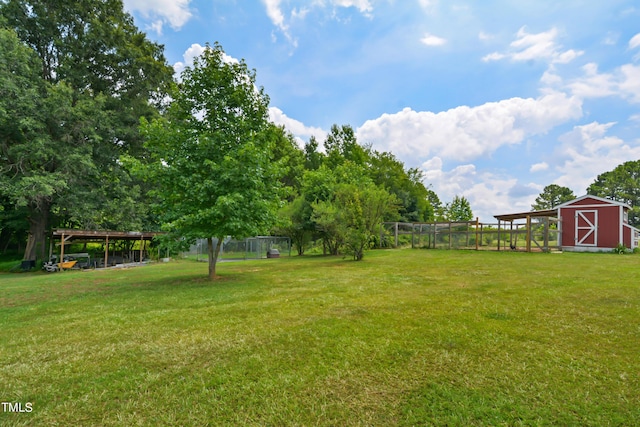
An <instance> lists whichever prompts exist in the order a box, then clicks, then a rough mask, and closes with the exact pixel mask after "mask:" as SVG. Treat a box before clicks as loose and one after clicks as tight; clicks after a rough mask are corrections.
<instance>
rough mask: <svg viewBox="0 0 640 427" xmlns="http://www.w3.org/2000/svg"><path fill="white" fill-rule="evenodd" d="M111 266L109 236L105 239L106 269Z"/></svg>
mask: <svg viewBox="0 0 640 427" xmlns="http://www.w3.org/2000/svg"><path fill="white" fill-rule="evenodd" d="M108 266H109V235H107V237H106V238H105V244H104V268H107V267H108Z"/></svg>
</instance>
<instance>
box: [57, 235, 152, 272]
mask: <svg viewBox="0 0 640 427" xmlns="http://www.w3.org/2000/svg"><path fill="white" fill-rule="evenodd" d="M160 234H162V233H160V232H140V231H96V230H69V229H57V230H55V231H54V232H53V233H52V236H53V238H52V246H53V243H54V242H55V241H56V240H57V239H60V261H62V260H64V245H66V244H70V243H72V242H74V243H83V242H98V243H104V248H105V250H104V266H105V267H106V266H108V265H109V244H110V243H113V242H116V241H123V240H124V241H139V242H140V249H139V251H140V261H142V255H143V252H144V250H145V248H146V242H148V241H150V240H153V238H154V237H155V236H157V235H160ZM51 252H53V248H52V250H51ZM50 255H51V254H50Z"/></svg>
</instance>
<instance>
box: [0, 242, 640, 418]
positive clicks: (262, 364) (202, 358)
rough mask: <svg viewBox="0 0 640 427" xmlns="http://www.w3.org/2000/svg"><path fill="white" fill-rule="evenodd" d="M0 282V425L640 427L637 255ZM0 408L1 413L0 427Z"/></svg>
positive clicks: (406, 259) (425, 260)
mask: <svg viewBox="0 0 640 427" xmlns="http://www.w3.org/2000/svg"><path fill="white" fill-rule="evenodd" d="M219 273H220V275H221V279H220V280H219V281H217V282H215V283H210V282H208V281H207V280H206V274H207V265H206V264H205V263H196V262H187V261H183V262H172V263H168V264H158V265H153V266H149V267H143V268H132V269H128V270H111V271H89V272H74V271H70V272H65V273H56V274H44V273H33V274H11V275H8V274H4V275H0V401H2V402H20V403H21V404H22V405H23V406H22V407H23V408H24V405H25V404H26V403H27V402H29V403H31V405H32V411H31V412H23V413H9V412H6V411H5V412H2V411H0V425H24V426H38V425H46V426H49V425H53V426H55V425H59V426H71V425H73V426H79V425H82V426H90V425H95V426H111V425H118V426H136V425H144V426H160V425H162V426H173V425H175V426H187V425H194V426H207V425H210V426H218V425H256V426H263V425H272V426H289V425H297V426H313V425H320V426H325V425H331V426H351V425H372V426H390V425H407V426H409V425H447V426H455V425H460V426H467V425H559V426H560V425H561V426H571V425H576V426H589V425H591V426H607V425H611V426H632V425H640V280H639V279H640V256H637V255H622V256H620V255H612V254H571V253H564V254H526V253H512V252H501V253H498V252H474V251H439V250H410V249H408V250H389V251H373V252H369V253H367V254H366V255H365V259H364V261H362V262H353V261H351V260H349V259H348V258H346V259H343V258H340V257H292V258H281V259H272V260H262V261H246V262H235V263H221V264H220V265H219ZM1 409H2V408H0V410H1Z"/></svg>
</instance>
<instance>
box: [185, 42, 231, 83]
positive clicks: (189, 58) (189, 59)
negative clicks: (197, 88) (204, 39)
mask: <svg viewBox="0 0 640 427" xmlns="http://www.w3.org/2000/svg"><path fill="white" fill-rule="evenodd" d="M206 48H207V47H206V46H202V45H201V44H199V43H194V44H192V45H191V46H189V48H188V49H187V50H186V51H185V52H184V53H183V54H182V59H183V62H182V61H181V62H176V63H175V64H173V70H174V71H175V73H176V74H177V75H178V76H179V75H180V74H181V73H182V72H183V71H184V69H185V68H187V67H191V66H192V65H193V60H194V59H195V58H196V57H198V56H200V55H202V53H203V52H204V51H205V49H206ZM222 60H223V61H224V62H226V63H228V64H234V63H235V64H237V63H239V62H240V61H238V60H237V59H236V58H234V57H232V56H229V55H227V54H226V53H224V54H223V56H222Z"/></svg>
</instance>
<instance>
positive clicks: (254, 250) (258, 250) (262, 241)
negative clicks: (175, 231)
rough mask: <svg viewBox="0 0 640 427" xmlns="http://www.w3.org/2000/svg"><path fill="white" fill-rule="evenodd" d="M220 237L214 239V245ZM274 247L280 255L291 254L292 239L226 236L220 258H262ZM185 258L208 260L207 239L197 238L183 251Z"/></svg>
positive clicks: (272, 250)
mask: <svg viewBox="0 0 640 427" xmlns="http://www.w3.org/2000/svg"><path fill="white" fill-rule="evenodd" d="M217 242H218V239H216V238H214V239H213V244H214V246H215V245H216V244H217ZM274 249H275V250H276V251H277V253H278V255H279V256H291V239H290V238H288V237H280V236H257V237H249V238H247V239H242V240H236V239H231V238H229V237H228V238H226V239H224V240H223V241H222V246H221V247H220V254H219V255H218V259H219V260H237V259H261V258H267V254H268V253H269V251H271V252H272V253H273V252H274ZM182 256H183V257H184V258H190V259H195V260H197V261H208V259H209V258H208V257H209V255H208V246H207V240H206V239H197V240H196V242H195V243H194V244H193V245H191V247H190V248H189V250H188V251H186V252H183V254H182Z"/></svg>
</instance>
